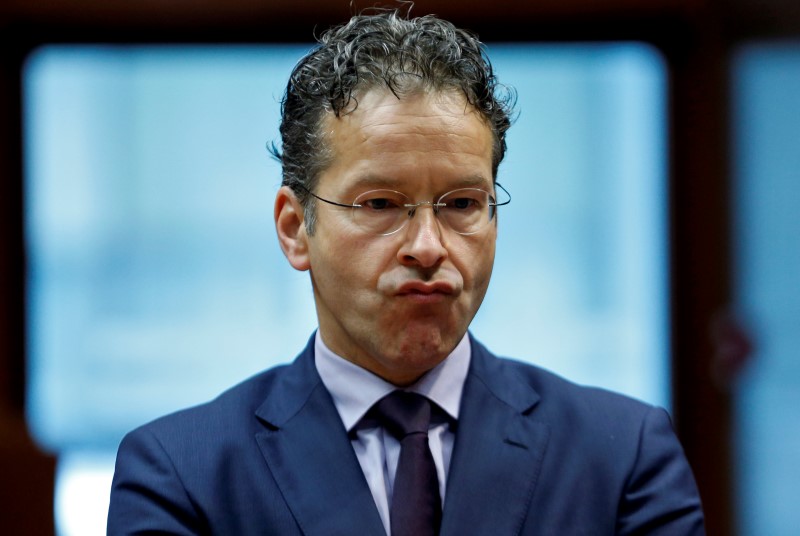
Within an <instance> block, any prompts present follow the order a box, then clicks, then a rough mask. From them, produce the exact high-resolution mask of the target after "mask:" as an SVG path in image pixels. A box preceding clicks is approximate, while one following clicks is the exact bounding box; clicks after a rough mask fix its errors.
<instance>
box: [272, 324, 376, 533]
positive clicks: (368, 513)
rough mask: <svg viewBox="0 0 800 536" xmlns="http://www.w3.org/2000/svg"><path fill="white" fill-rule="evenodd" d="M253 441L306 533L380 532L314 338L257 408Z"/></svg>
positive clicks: (367, 488)
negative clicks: (317, 361)
mask: <svg viewBox="0 0 800 536" xmlns="http://www.w3.org/2000/svg"><path fill="white" fill-rule="evenodd" d="M256 415H257V417H258V418H259V419H260V420H261V421H262V422H264V424H265V425H266V426H265V428H264V430H263V431H261V432H259V433H257V434H256V441H257V443H258V446H259V448H260V449H261V453H262V454H263V456H264V460H265V461H266V463H267V466H268V467H269V471H270V473H271V474H272V477H273V478H274V480H275V483H276V484H277V485H278V487H279V488H280V490H281V493H282V494H283V497H284V499H285V500H286V504H287V505H288V506H289V508H290V509H291V511H292V514H293V515H294V518H295V520H296V521H297V524H298V525H299V526H300V528H301V530H302V532H303V534H305V535H307V536H314V535H319V536H335V535H342V536H344V535H350V534H365V535H383V534H385V532H384V529H383V524H382V522H381V519H380V516H379V514H378V510H377V508H376V507H375V501H374V499H373V498H372V493H371V492H370V490H369V486H368V485H367V482H366V480H365V478H364V474H363V473H362V471H361V466H360V465H359V463H358V458H357V457H356V454H355V452H354V451H353V447H352V446H351V444H350V440H349V438H348V436H347V432H346V431H345V429H344V425H343V424H342V421H341V419H340V418H339V414H338V413H337V412H336V408H335V407H334V405H333V401H332V399H331V397H330V394H329V393H328V391H327V390H326V389H325V387H324V385H323V384H322V381H321V380H320V378H319V375H318V374H317V371H316V368H315V366H314V345H313V338H312V340H311V341H310V343H309V345H308V346H306V349H305V350H304V351H303V352H302V353H301V354H300V355H299V356H298V358H297V359H296V360H295V362H294V363H292V364H291V365H289V366H288V367H287V369H286V370H285V373H284V374H282V375H280V377H279V379H278V381H277V382H276V384H275V386H274V388H273V389H272V390H271V391H270V393H269V394H268V395H267V398H266V400H265V401H264V403H263V404H262V405H261V406H260V407H259V408H258V410H257V411H256Z"/></svg>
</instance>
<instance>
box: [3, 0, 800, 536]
mask: <svg viewBox="0 0 800 536" xmlns="http://www.w3.org/2000/svg"><path fill="white" fill-rule="evenodd" d="M369 5H371V4H369ZM369 5H368V4H364V5H361V4H359V3H356V8H364V7H368V6H369ZM353 9H354V8H352V7H351V6H350V5H349V2H344V1H342V2H339V1H330V0H328V1H322V0H315V1H306V2H302V3H300V2H291V0H277V1H272V2H269V3H266V2H256V1H254V0H226V1H225V2H222V1H219V0H200V1H196V2H193V3H192V4H185V3H181V2H174V1H172V2H170V1H163V0H162V1H156V0H154V1H152V2H140V3H136V4H131V3H127V2H122V1H117V0H113V1H112V0H107V1H105V2H103V3H99V2H96V1H93V0H43V1H40V2H37V3H36V4H35V5H32V4H29V3H27V2H24V1H22V0H18V1H15V0H11V1H8V2H6V3H4V4H2V5H0V36H1V37H0V39H2V41H3V47H2V49H0V178H2V180H0V474H2V475H3V477H2V478H1V479H0V530H2V532H3V533H8V534H17V533H20V534H22V533H24V534H59V535H65V536H66V535H91V534H104V530H105V528H104V524H105V514H106V509H107V506H108V491H109V484H110V478H111V475H112V472H113V459H114V453H115V450H116V446H117V444H118V442H119V440H120V438H121V437H122V435H123V434H124V433H125V432H126V431H128V430H130V429H132V428H133V427H135V426H137V425H139V424H142V423H144V422H146V421H148V420H150V419H152V418H154V417H156V416H158V415H161V414H164V413H167V412H170V411H173V410H176V409H179V408H181V407H185V406H187V405H191V404H195V403H198V402H202V401H205V400H208V399H210V398H212V397H213V396H215V395H216V394H218V393H219V392H221V391H222V390H224V389H225V388H227V387H229V386H231V385H233V384H234V383H236V382H238V381H240V380H241V379H244V378H246V377H247V376H249V375H251V374H253V373H256V372H258V371H260V370H262V369H264V368H266V367H269V366H272V365H274V364H277V363H281V362H286V361H289V360H291V359H292V358H293V357H294V355H295V354H296V353H297V352H298V351H299V350H300V348H301V347H302V345H303V344H304V343H305V341H306V339H307V338H308V337H309V336H310V334H311V333H312V331H313V329H314V328H315V325H316V323H315V317H314V312H313V300H312V296H311V290H310V285H309V282H308V277H307V274H304V273H296V272H293V271H292V270H291V268H290V267H289V266H288V264H287V263H286V262H285V260H284V259H283V256H282V254H281V253H280V250H279V248H278V246H277V244H276V242H275V238H274V236H273V235H274V231H273V227H272V218H271V212H272V199H273V197H274V193H275V191H276V190H277V188H278V185H279V184H280V169H279V166H278V165H277V164H276V163H275V162H274V161H273V160H271V158H270V157H269V154H268V152H267V149H266V147H267V144H269V143H271V142H272V141H279V140H278V132H277V125H278V121H279V105H280V98H281V95H282V92H283V87H284V85H285V82H286V79H287V76H288V74H289V72H290V70H291V68H292V66H293V65H294V63H295V62H296V61H297V60H298V59H299V57H300V56H302V55H303V53H304V52H306V51H307V50H308V49H309V48H310V47H311V46H312V38H313V35H315V34H318V33H320V32H321V30H322V29H324V28H326V27H328V26H330V25H331V24H334V23H338V22H342V21H344V20H346V19H347V17H348V16H349V15H350V14H351V13H352V10H353ZM424 13H435V14H438V15H440V16H442V17H444V18H447V19H449V20H451V21H453V22H454V23H456V24H457V25H459V26H462V27H466V28H469V29H472V30H474V31H476V32H477V33H478V34H479V35H480V36H481V38H482V40H483V41H484V42H486V43H487V48H488V53H489V55H490V57H491V59H492V61H493V63H494V64H495V67H496V70H497V74H498V77H499V78H500V80H501V81H502V82H504V83H506V84H508V85H510V86H513V87H514V88H516V90H517V92H518V95H519V98H518V111H519V117H518V119H517V121H516V124H515V125H514V127H512V129H511V131H510V133H509V140H508V143H509V152H508V156H507V159H506V161H505V162H504V163H503V164H502V165H501V168H500V174H499V180H500V181H501V182H502V183H503V185H504V186H506V187H507V188H508V189H509V190H510V191H511V194H512V199H513V201H512V203H511V205H508V206H507V207H503V208H504V209H507V210H503V211H502V212H501V213H500V237H499V244H498V257H497V263H496V268H495V272H494V277H493V281H492V285H491V287H492V288H491V289H490V291H489V294H488V296H487V299H486V301H485V303H484V306H483V307H482V309H481V311H480V312H479V315H478V317H477V318H476V320H475V322H474V324H473V326H472V332H473V334H474V335H475V336H476V337H477V338H479V339H480V340H482V341H483V342H485V343H486V344H487V345H488V346H489V347H490V348H492V349H493V350H495V351H496V352H498V353H500V354H505V355H509V356H513V357H515V358H518V359H524V360H528V361H530V362H533V363H537V364H539V365H541V366H544V367H546V368H549V369H552V370H554V371H556V372H558V373H560V374H563V375H565V376H567V377H569V378H571V379H573V380H575V381H578V382H581V383H587V384H594V385H601V386H604V387H608V388H611V389H614V390H617V391H621V392H624V393H627V394H630V395H631V396H635V397H637V398H640V399H643V400H645V401H648V402H650V403H653V404H658V405H661V406H664V407H667V408H668V409H669V410H670V411H671V413H672V414H673V416H674V422H675V426H676V430H677V432H678V434H679V436H680V438H681V440H682V442H683V444H684V447H685V449H686V453H687V456H688V457H689V460H690V463H691V464H692V466H693V469H694V471H695V474H696V477H697V479H698V483H699V485H700V488H701V494H702V496H703V501H704V505H705V509H706V515H707V525H708V532H709V534H712V535H716V534H719V535H728V534H730V535H736V534H742V535H761V534H770V535H773V534H775V535H782V534H787V535H788V534H793V533H794V532H795V530H796V529H795V527H797V526H799V525H800V511H798V509H797V508H796V507H795V504H796V503H797V501H798V500H800V484H798V482H800V412H798V411H797V410H796V409H795V408H797V407H800V361H798V360H796V359H794V357H795V354H796V352H797V349H798V348H800V330H798V328H797V327H796V326H797V325H798V319H800V305H798V304H799V303H800V275H798V274H800V240H799V239H798V238H797V237H798V236H800V217H799V216H798V215H797V210H796V208H795V207H796V206H797V204H798V201H800V180H798V179H800V177H798V171H797V170H798V169H800V156H798V155H799V154H800V151H799V150H798V147H800V40H797V38H798V36H799V35H800V6H798V7H796V6H795V5H794V4H792V3H790V2H788V1H782V0H770V1H759V2H755V1H751V0H737V1H732V2H720V1H711V0H705V1H704V0H658V1H652V2H647V3H644V2H636V1H634V0H607V1H605V2H603V3H602V5H598V4H597V3H596V2H591V1H589V0H568V1H563V0H562V1H559V2H550V1H542V2H537V3H530V5H523V4H520V3H518V2H513V1H511V0H499V1H496V2H492V3H491V5H488V4H485V3H479V2H473V1H461V2H454V1H447V0H420V1H418V2H416V4H415V6H414V8H413V10H412V14H415V15H421V14H424ZM531 340H532V341H533V343H532V344H531Z"/></svg>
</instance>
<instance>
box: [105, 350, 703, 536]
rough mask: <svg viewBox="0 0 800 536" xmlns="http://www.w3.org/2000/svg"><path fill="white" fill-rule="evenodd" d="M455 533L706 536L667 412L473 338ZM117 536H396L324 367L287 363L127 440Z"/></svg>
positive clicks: (459, 440) (114, 503)
mask: <svg viewBox="0 0 800 536" xmlns="http://www.w3.org/2000/svg"><path fill="white" fill-rule="evenodd" d="M448 478H449V480H448V482H447V495H446V501H445V505H444V515H443V520H442V529H441V534H442V535H443V536H448V535H452V536H464V535H491V536H505V535H534V534H537V535H538V534H542V535H558V536H570V535H579V534H597V535H601V534H608V535H611V534H658V535H669V536H676V535H695V534H703V533H704V529H703V515H702V510H701V507H700V499H699V496H698V493H697V488H696V486H695V482H694V479H693V476H692V474H691V471H690V469H689V466H688V464H687V462H686V459H685V458H684V455H683V452H682V449H681V447H680V445H679V443H678V441H677V439H676V437H675V435H674V434H673V431H672V428H671V424H670V421H669V418H668V416H667V414H666V412H664V411H663V410H662V409H658V408H654V407H651V406H647V405H645V404H642V403H640V402H636V401H634V400H631V399H629V398H626V397H623V396H620V395H616V394H612V393H609V392H607V391H603V390H599V389H592V388H585V387H580V386H576V385H574V384H572V383H569V382H567V381H565V380H563V379H561V378H559V377H557V376H555V375H553V374H551V373H548V372H546V371H544V370H541V369H539V368H537V367H534V366H531V365H526V364H522V363H518V362H514V361H510V360H505V359H499V358H497V357H495V356H493V355H492V354H491V353H489V352H488V351H487V350H486V349H485V348H484V347H483V346H482V345H480V344H479V343H477V342H475V341H474V340H473V341H472V362H471V365H470V371H469V375H468V377H467V380H466V384H465V387H464V394H463V400H462V407H461V415H460V419H459V422H458V425H457V430H456V439H455V447H454V451H453V457H452V461H451V466H450V473H449V477H448ZM108 533H109V534H110V535H112V536H113V535H120V534H149V533H162V534H163V533H166V534H218V535H236V536H244V535H251V534H252V535H256V534H274V535H281V536H283V535H286V536H292V535H306V536H322V535H324V536H335V535H359V536H361V535H383V534H385V533H384V529H383V525H382V524H381V520H380V517H379V515H378V511H377V509H376V507H375V503H374V501H373V498H372V495H371V494H370V490H369V487H368V485H367V482H366V480H365V478H364V476H363V473H362V472H361V467H360V465H359V463H358V460H357V458H356V455H355V452H354V451H353V448H352V446H351V444H350V440H349V438H348V435H347V432H346V431H345V429H344V426H343V424H342V421H341V419H340V418H339V415H338V413H337V411H336V408H335V407H334V405H333V401H332V399H331V396H330V394H329V393H328V391H327V390H326V389H325V387H324V385H323V384H322V381H321V380H320V377H319V375H318V374H317V371H316V368H315V366H314V346H313V338H312V341H311V342H310V343H309V345H308V346H307V347H306V349H305V350H304V351H303V352H302V353H301V354H300V356H299V357H298V358H297V359H296V361H294V363H292V364H290V365H286V366H281V367H277V368H274V369H271V370H268V371H266V372H264V373H262V374H260V375H258V376H255V377H254V378H252V379H249V380H247V381H245V382H244V383H242V384H240V385H238V386H237V387H234V388H233V389H231V390H229V391H227V392H226V393H224V394H223V395H221V396H220V397H219V398H217V399H216V400H214V401H212V402H210V403H208V404H205V405H202V406H199V407H196V408H192V409H189V410H185V411H181V412H179V413H176V414H173V415H170V416H167V417H164V418H161V419H159V420H156V421H155V422H152V423H150V424H148V425H145V426H143V427H141V428H139V429H137V430H135V431H133V432H131V433H130V434H128V436H126V437H125V439H124V440H123V442H122V444H121V445H120V448H119V453H118V455H117V465H116V471H115V474H114V482H113V486H112V491H111V505H110V510H109V519H108Z"/></svg>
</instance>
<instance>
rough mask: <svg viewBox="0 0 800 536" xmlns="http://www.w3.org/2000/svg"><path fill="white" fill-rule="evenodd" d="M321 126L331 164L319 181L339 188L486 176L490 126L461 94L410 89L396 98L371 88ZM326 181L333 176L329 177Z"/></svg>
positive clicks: (474, 180) (452, 181)
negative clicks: (342, 111) (322, 180)
mask: <svg viewBox="0 0 800 536" xmlns="http://www.w3.org/2000/svg"><path fill="white" fill-rule="evenodd" d="M354 102H355V105H354V107H353V108H351V109H350V110H349V111H348V112H347V113H346V114H343V115H341V116H339V117H336V116H334V115H333V114H329V116H327V117H326V118H325V121H324V125H323V129H324V131H325V138H326V141H327V144H328V146H329V149H330V150H331V156H332V162H331V165H330V166H329V169H328V170H326V172H323V174H322V177H321V178H325V177H326V176H332V177H335V180H336V182H338V183H340V184H341V185H342V186H346V187H350V186H357V185H359V184H363V185H365V186H372V185H374V186H380V187H384V186H395V185H396V186H403V185H405V184H408V183H412V182H413V183H419V182H420V181H422V182H431V181H439V182H446V183H449V184H453V185H458V184H460V183H464V184H467V183H468V184H469V185H473V184H475V183H484V184H486V185H490V184H491V181H492V167H491V164H492V145H493V144H492V141H493V137H492V131H491V128H490V126H489V123H488V121H487V120H486V119H485V118H484V117H483V115H482V114H481V113H480V112H478V111H477V110H476V109H475V108H474V107H473V106H472V105H471V104H469V103H468V102H467V100H466V98H465V97H464V96H463V94H461V93H460V92H456V91H444V92H426V91H417V92H414V93H411V94H408V95H402V96H400V97H399V98H398V96H396V95H395V94H393V93H391V92H390V91H388V90H382V89H374V90H370V91H367V92H365V93H363V94H361V95H357V96H356V99H354ZM328 180H329V181H330V180H332V179H328Z"/></svg>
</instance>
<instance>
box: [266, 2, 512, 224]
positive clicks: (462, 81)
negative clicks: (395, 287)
mask: <svg viewBox="0 0 800 536" xmlns="http://www.w3.org/2000/svg"><path fill="white" fill-rule="evenodd" d="M319 43H320V44H319V46H318V47H316V48H315V49H313V50H312V51H311V52H309V53H308V54H307V55H306V56H305V57H303V58H302V59H301V60H300V61H299V62H298V64H297V65H296V66H295V68H294V70H293V71H292V74H291V76H290V77H289V83H288V85H287V86H286V93H285V94H284V97H283V101H282V104H281V116H282V119H281V126H280V133H281V140H282V150H279V149H278V148H277V147H275V145H274V144H273V145H272V147H271V152H272V154H273V155H274V156H275V158H277V159H278V160H279V161H280V162H281V165H282V167H283V185H285V186H289V187H290V188H292V190H293V191H294V192H295V195H296V196H297V197H298V199H299V200H300V202H301V204H302V205H303V207H304V212H305V220H306V230H307V231H308V233H309V234H313V232H314V223H315V220H316V218H315V210H314V198H313V197H312V196H311V195H309V192H310V191H312V190H313V188H314V186H316V182H317V180H318V177H319V175H320V173H321V172H322V171H324V170H325V168H326V167H327V166H328V165H329V164H330V162H331V160H332V158H333V155H332V152H331V148H330V146H329V144H328V143H326V142H327V140H326V139H325V135H324V133H323V128H322V127H323V121H324V120H325V118H326V117H327V114H329V113H333V114H334V115H335V116H336V117H340V116H341V115H344V114H347V113H349V112H350V111H352V110H353V109H355V107H357V106H358V100H357V98H356V97H355V95H354V93H355V92H356V91H359V92H362V94H363V92H366V91H368V90H370V89H373V88H376V87H382V88H386V89H388V90H389V91H391V92H392V93H394V95H395V96H397V97H398V98H400V97H401V96H402V95H408V94H410V93H413V92H414V91H419V90H433V91H440V92H441V91H451V90H456V91H460V92H462V93H463V94H464V96H465V97H466V99H467V102H468V103H469V104H470V105H472V106H474V107H475V109H476V110H477V111H478V112H480V114H481V115H482V116H483V117H484V118H485V119H486V121H487V124H488V125H489V126H490V128H491V129H492V133H493V138H494V146H493V151H492V174H493V177H494V178H496V177H497V168H498V166H499V165H500V162H501V161H502V160H503V157H504V156H505V152H506V140H505V136H506V131H507V130H508V128H509V127H510V126H511V113H512V110H513V106H514V100H515V94H514V92H513V90H511V89H510V88H506V87H505V86H501V85H499V84H498V82H497V80H496V78H495V75H494V72H493V70H492V65H491V62H490V61H489V58H488V57H487V56H486V52H485V49H484V47H483V44H482V43H481V42H480V41H479V40H478V39H477V37H475V36H474V35H472V34H470V33H469V32H467V31H465V30H461V29H458V28H456V27H455V26H453V25H452V24H451V23H449V22H447V21H444V20H442V19H439V18H437V17H434V16H430V15H427V16H423V17H418V18H413V19H411V18H406V17H404V16H403V15H400V14H399V13H398V11H397V10H391V11H384V12H379V13H376V14H369V15H365V14H362V15H357V16H354V17H353V18H351V19H350V21H349V22H347V23H346V24H343V25H341V26H338V27H334V28H332V29H330V30H328V31H326V32H325V33H324V34H323V35H322V36H321V37H320V38H319Z"/></svg>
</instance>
